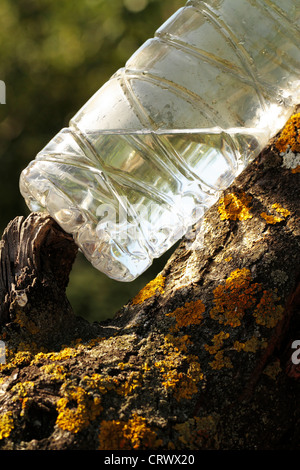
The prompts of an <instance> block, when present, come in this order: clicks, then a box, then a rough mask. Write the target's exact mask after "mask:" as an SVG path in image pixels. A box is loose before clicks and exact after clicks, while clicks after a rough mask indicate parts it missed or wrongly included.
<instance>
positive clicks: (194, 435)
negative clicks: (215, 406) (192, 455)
mask: <svg viewBox="0 0 300 470" xmlns="http://www.w3.org/2000/svg"><path fill="white" fill-rule="evenodd" d="M217 422H218V421H217V418H216V417H214V416H213V415H208V416H203V417H198V416H196V417H195V418H189V419H188V420H187V421H185V422H184V423H179V424H175V426H174V427H173V429H174V430H175V431H176V433H178V438H177V439H178V442H179V445H180V448H181V446H183V447H182V448H184V449H187V448H188V449H192V450H197V449H201V448H202V445H203V443H204V442H205V441H206V440H207V439H212V438H214V435H215V433H216V429H217ZM174 448H176V447H175V446H174Z"/></svg>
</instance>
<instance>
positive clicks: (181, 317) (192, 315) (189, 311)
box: [167, 299, 205, 331]
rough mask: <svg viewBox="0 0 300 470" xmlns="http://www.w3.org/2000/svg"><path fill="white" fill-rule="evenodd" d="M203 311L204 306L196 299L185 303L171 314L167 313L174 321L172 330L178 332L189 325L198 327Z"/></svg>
mask: <svg viewBox="0 0 300 470" xmlns="http://www.w3.org/2000/svg"><path fill="white" fill-rule="evenodd" d="M204 310H205V305H204V304H203V302H202V301H201V300H200V299H198V300H195V301H192V302H186V303H185V304H184V306H183V307H178V308H176V310H174V311H173V312H170V313H167V316H168V317H172V318H175V319H176V324H175V326H174V328H173V330H174V331H178V330H179V329H180V328H183V327H186V326H189V325H199V324H200V323H201V321H202V314H203V312H204Z"/></svg>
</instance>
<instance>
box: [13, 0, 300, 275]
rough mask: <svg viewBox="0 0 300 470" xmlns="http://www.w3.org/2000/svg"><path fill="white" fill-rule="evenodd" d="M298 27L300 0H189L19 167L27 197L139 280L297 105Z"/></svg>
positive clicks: (104, 261)
mask: <svg viewBox="0 0 300 470" xmlns="http://www.w3.org/2000/svg"><path fill="white" fill-rule="evenodd" d="M299 30H300V2H299V0H238V1H236V0H206V1H200V0H192V1H189V2H188V3H187V4H186V6H185V7H183V8H181V9H179V10H178V11H177V12H176V13H175V14H174V15H173V16H172V17H171V18H170V19H169V20H168V21H166V23H165V24H163V26H161V27H160V28H159V29H158V30H157V32H156V33H155V36H154V38H152V39H150V40H148V41H146V42H145V43H144V44H143V45H142V46H141V47H140V48H139V49H138V50H137V51H136V53H135V54H133V56H132V57H131V58H130V59H129V60H128V62H127V63H126V65H125V67H124V68H122V69H120V70H119V71H117V72H116V73H115V74H114V75H113V76H112V78H111V79H110V80H109V81H108V82H107V83H106V84H105V85H104V86H102V87H101V88H100V90H99V91H97V92H96V93H95V94H94V96H93V97H92V98H91V99H90V100H89V101H88V102H87V103H86V104H85V105H84V106H83V107H82V108H81V109H80V110H79V112H78V113H77V114H76V115H75V116H74V117H73V119H72V120H71V121H70V125H69V127H68V128H65V129H62V130H61V131H60V132H59V133H58V134H57V135H56V136H55V137H54V138H53V139H52V140H51V141H50V142H49V144H48V145H46V146H45V148H43V149H42V150H41V152H40V153H39V154H38V155H37V156H36V158H35V160H33V161H32V162H31V163H30V164H29V165H28V167H27V168H26V169H25V170H23V172H22V174H21V178H20V190H21V193H22V195H23V196H24V198H25V200H26V202H27V205H28V206H29V208H30V209H31V210H33V211H36V210H39V211H47V212H48V213H50V214H51V216H52V217H53V218H54V219H56V221H57V222H58V223H59V224H60V226H61V227H62V228H63V229H64V230H65V231H66V232H68V233H72V234H73V237H74V240H75V242H76V243H77V244H78V246H79V247H80V249H81V250H82V252H83V253H84V254H85V256H86V257H87V258H88V259H89V260H90V262H91V263H92V264H93V266H95V267H96V268H97V269H99V270H100V271H103V272H104V273H106V274H107V275H108V276H109V277H111V278H114V279H117V280H120V281H131V280H133V279H135V278H136V277H137V276H139V275H140V274H141V273H142V272H143V271H145V270H146V269H147V268H148V267H149V266H150V265H151V263H152V261H153V258H154V257H159V256H160V255H161V254H163V253H164V252H165V251H166V250H167V249H168V248H169V247H170V246H172V245H173V244H174V243H175V242H176V241H177V240H178V239H179V238H181V237H182V236H183V235H184V233H186V231H187V230H188V229H189V228H190V227H191V226H192V225H193V224H194V223H195V222H197V221H198V220H199V219H200V218H201V217H202V216H203V213H204V212H205V211H206V209H207V208H208V207H210V206H211V205H212V204H213V203H214V202H215V201H216V200H217V198H218V196H219V194H220V191H221V190H223V189H225V188H226V187H228V186H229V185H230V184H231V182H232V181H233V180H234V179H235V177H236V176H237V175H238V174H239V173H240V172H241V171H242V170H243V168H245V166H246V165H247V164H248V163H249V162H250V161H251V160H252V159H253V158H255V156H257V155H258V153H259V152H260V150H261V149H262V148H263V147H264V146H265V145H266V143H267V142H268V140H269V139H270V137H271V136H272V135H275V133H276V132H277V131H278V130H279V129H280V128H281V127H282V126H283V125H284V123H285V122H286V120H287V119H288V117H289V116H290V115H291V114H292V111H293V107H294V105H295V104H297V103H298V102H299V98H300V87H299V72H300V51H299V44H300V32H299Z"/></svg>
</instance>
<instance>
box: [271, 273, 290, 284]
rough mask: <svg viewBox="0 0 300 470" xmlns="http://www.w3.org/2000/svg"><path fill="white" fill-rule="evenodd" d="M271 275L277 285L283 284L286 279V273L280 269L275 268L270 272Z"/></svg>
mask: <svg viewBox="0 0 300 470" xmlns="http://www.w3.org/2000/svg"><path fill="white" fill-rule="evenodd" d="M271 277H272V279H273V282H274V284H275V285H277V286H278V285H283V284H285V283H286V282H287V280H288V275H287V274H286V273H285V272H284V271H281V270H280V269H275V270H274V271H273V272H272V273H271Z"/></svg>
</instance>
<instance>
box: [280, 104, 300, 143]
mask: <svg viewBox="0 0 300 470" xmlns="http://www.w3.org/2000/svg"><path fill="white" fill-rule="evenodd" d="M299 130H300V113H297V114H293V116H291V117H290V119H289V120H288V121H287V123H286V125H285V127H284V129H283V130H282V132H281V134H280V136H279V138H278V139H277V141H276V144H275V145H276V148H277V149H278V150H279V151H280V152H285V151H286V150H287V149H290V150H291V151H292V152H300V133H299Z"/></svg>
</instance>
